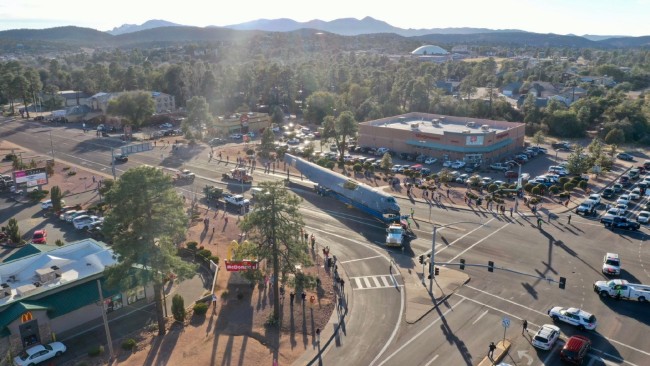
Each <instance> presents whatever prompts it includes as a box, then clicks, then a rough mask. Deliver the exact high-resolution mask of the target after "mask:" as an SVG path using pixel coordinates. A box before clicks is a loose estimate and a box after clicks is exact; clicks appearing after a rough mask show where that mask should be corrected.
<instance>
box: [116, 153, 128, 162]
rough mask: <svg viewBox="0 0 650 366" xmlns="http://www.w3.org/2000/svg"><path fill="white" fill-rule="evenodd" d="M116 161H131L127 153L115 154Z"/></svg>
mask: <svg viewBox="0 0 650 366" xmlns="http://www.w3.org/2000/svg"><path fill="white" fill-rule="evenodd" d="M115 161H116V162H119V163H126V162H127V161H129V157H128V155H126V154H120V155H115Z"/></svg>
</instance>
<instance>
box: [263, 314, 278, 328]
mask: <svg viewBox="0 0 650 366" xmlns="http://www.w3.org/2000/svg"><path fill="white" fill-rule="evenodd" d="M278 324H280V322H279V320H278V318H276V317H275V316H273V313H271V314H269V317H268V318H266V321H265V322H264V325H265V326H267V327H276V326H277V325H278Z"/></svg>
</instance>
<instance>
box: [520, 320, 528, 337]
mask: <svg viewBox="0 0 650 366" xmlns="http://www.w3.org/2000/svg"><path fill="white" fill-rule="evenodd" d="M527 332H528V320H526V319H524V323H523V324H522V329H521V334H522V335H523V334H526V333H527Z"/></svg>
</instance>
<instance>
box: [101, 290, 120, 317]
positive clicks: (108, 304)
mask: <svg viewBox="0 0 650 366" xmlns="http://www.w3.org/2000/svg"><path fill="white" fill-rule="evenodd" d="M122 306H124V304H123V303H122V294H117V295H115V296H112V297H110V298H108V299H106V300H104V307H105V309H106V312H107V313H110V312H111V311H115V310H118V309H121V308H122Z"/></svg>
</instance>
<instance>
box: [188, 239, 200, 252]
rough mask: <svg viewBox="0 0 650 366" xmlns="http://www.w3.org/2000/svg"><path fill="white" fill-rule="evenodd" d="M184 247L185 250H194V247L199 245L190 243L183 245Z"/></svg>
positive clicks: (193, 242)
mask: <svg viewBox="0 0 650 366" xmlns="http://www.w3.org/2000/svg"><path fill="white" fill-rule="evenodd" d="M185 246H186V247H187V249H191V250H196V247H197V246H199V243H197V242H195V241H190V242H188V243H187V244H185Z"/></svg>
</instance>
